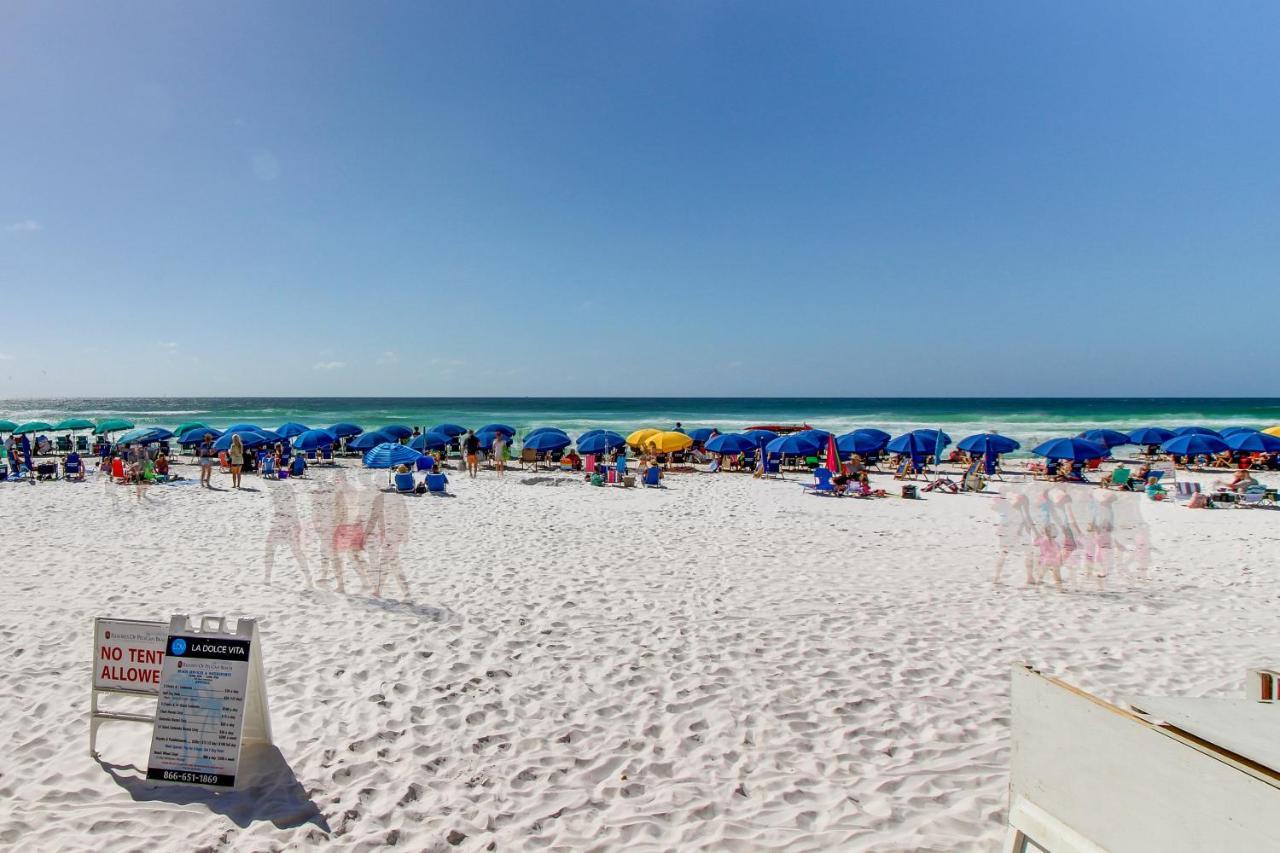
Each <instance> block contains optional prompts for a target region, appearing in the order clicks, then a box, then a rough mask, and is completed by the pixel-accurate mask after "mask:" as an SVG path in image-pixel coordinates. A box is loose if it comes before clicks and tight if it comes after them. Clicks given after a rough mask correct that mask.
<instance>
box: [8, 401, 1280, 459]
mask: <svg viewBox="0 0 1280 853" xmlns="http://www.w3.org/2000/svg"><path fill="white" fill-rule="evenodd" d="M70 416H82V417H87V418H92V419H99V418H107V417H122V418H128V419H129V420H132V421H134V422H136V423H137V424H138V426H153V425H154V426H167V427H173V426H176V425H177V424H179V423H181V422H184V421H192V420H198V421H204V422H206V423H208V424H209V425H210V426H215V427H217V426H226V425H227V424H230V423H233V422H237V421H248V422H250V423H254V424H258V425H260V426H264V427H268V428H274V427H276V426H279V425H280V424H281V423H283V422H285V421H300V422H301V423H304V424H307V425H308V426H328V425H329V424H332V423H335V422H337V421H353V422H355V423H358V424H360V425H361V426H364V427H365V428H376V427H380V426H385V425H387V424H405V425H408V426H415V425H416V426H421V427H423V428H426V427H430V426H432V425H434V424H437V423H443V422H451V423H458V424H461V425H463V426H467V427H473V428H474V427H480V426H483V425H485V424H488V423H494V422H498V423H505V424H509V425H510V426H512V427H514V428H515V429H517V430H518V431H519V432H521V433H523V432H525V431H527V430H528V429H532V428H533V427H538V426H558V427H560V428H562V429H564V430H566V431H567V432H568V433H569V434H570V435H576V434H577V433H578V432H581V431H584V430H588V429H594V428H596V427H602V428H606V429H614V430H617V431H619V432H621V433H623V434H624V435H625V434H626V433H628V432H630V431H631V430H633V429H638V428H640V427H646V426H652V427H665V428H670V427H672V426H674V424H675V423H676V422H677V421H680V422H682V423H683V424H684V426H685V428H686V429H691V428H693V427H699V426H714V427H717V428H718V429H720V430H721V431H722V432H727V431H732V430H735V429H740V428H742V427H745V426H750V425H753V424H762V423H808V424H809V425H811V426H815V427H820V428H822V429H827V430H830V431H832V432H836V433H843V432H847V431H849V430H852V429H856V428H859V427H878V428H880V429H883V430H885V431H887V432H889V433H892V434H894V435H897V434H899V433H902V432H906V431H907V430H910V429H915V428H917V427H941V428H942V429H944V430H945V431H946V432H947V433H949V434H950V435H951V437H952V438H953V439H955V440H959V439H960V438H962V437H964V436H966V435H969V434H970V433H974V432H982V431H986V430H996V431H997V432H1000V433H1003V434H1005V435H1008V436H1011V437H1013V438H1016V439H1018V440H1019V441H1021V442H1022V444H1023V448H1024V451H1025V450H1028V449H1030V448H1031V447H1033V446H1035V444H1036V443H1038V442H1040V441H1042V440H1044V439H1046V438H1052V437H1055V436H1061V435H1069V434H1073V433H1076V432H1080V431H1081V430H1084V429H1091V428H1094V427H1110V428H1114V429H1123V430H1128V429H1131V428H1133V427H1138V426H1149V425H1157V426H1168V427H1174V426H1183V425H1189V424H1198V425H1203V426H1209V427H1214V428H1221V427H1225V426H1234V425H1240V426H1255V427H1269V426H1272V425H1274V424H1278V423H1280V399H1278V398H1240V399H1216V398H1184V399H1180V398H1149V399H1144V398H1136V397H1135V398H1099V399H1086V398H1057V399H1054V398H941V397H931V398H808V397H796V398H782V397H776V398H754V397H725V398H686V397H651V398H598V397H597V398H593V397H563V398H558V397H530V398H526V397H490V398H484V397H472V398H464V397H420V398H413V397H295V398H261V397H219V398H208V397H127V398H96V399H70V398H68V399H45V400H38V399H32V400H0V418H8V419H10V420H14V421H18V422H22V421H28V420H37V419H38V420H46V421H50V422H56V421H57V420H60V419H62V418H65V417H70Z"/></svg>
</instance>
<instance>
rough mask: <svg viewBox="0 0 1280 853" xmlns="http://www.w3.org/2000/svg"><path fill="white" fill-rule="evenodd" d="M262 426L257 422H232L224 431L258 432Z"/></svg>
mask: <svg viewBox="0 0 1280 853" xmlns="http://www.w3.org/2000/svg"><path fill="white" fill-rule="evenodd" d="M260 429H262V427H260V426H258V425H257V424H232V425H231V426H229V427H227V428H226V430H224V432H257V431H258V430H260Z"/></svg>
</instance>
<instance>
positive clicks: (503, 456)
mask: <svg viewBox="0 0 1280 853" xmlns="http://www.w3.org/2000/svg"><path fill="white" fill-rule="evenodd" d="M493 465H494V467H495V468H497V469H498V476H499V477H501V476H502V473H503V472H504V471H506V469H507V437H506V436H505V435H503V434H502V433H498V434H497V435H495V436H494V437H493Z"/></svg>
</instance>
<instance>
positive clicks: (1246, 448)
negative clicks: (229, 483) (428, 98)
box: [0, 418, 1280, 464]
mask: <svg viewBox="0 0 1280 853" xmlns="http://www.w3.org/2000/svg"><path fill="white" fill-rule="evenodd" d="M82 430H91V431H92V432H93V433H94V434H97V435H110V434H114V433H118V435H116V436H115V441H116V442H118V443H122V444H129V443H135V442H138V443H144V444H145V443H152V442H159V441H166V440H169V439H172V438H174V437H177V439H178V442H179V443H180V444H183V445H193V444H199V443H201V442H203V441H204V439H205V437H206V436H209V437H212V438H213V439H215V441H214V447H215V448H217V449H219V450H225V449H226V448H227V447H229V446H230V444H231V441H232V436H234V435H239V436H240V437H241V442H242V443H243V444H244V445H245V446H246V447H251V448H252V447H259V446H262V445H266V444H273V443H276V442H279V441H283V440H290V441H291V442H292V444H293V446H294V447H295V448H297V449H299V450H317V449H320V448H323V447H327V446H331V445H333V444H336V443H338V442H339V441H341V440H342V439H347V446H348V447H350V448H351V449H354V450H363V451H372V450H374V449H376V448H379V447H381V446H383V445H397V446H404V445H403V442H404V440H405V439H408V438H411V437H412V438H413V440H412V441H411V442H409V444H408V445H407V449H409V450H412V451H414V452H416V453H418V454H421V453H424V452H427V451H431V450H441V449H445V448H447V447H449V446H450V445H452V444H453V443H454V442H456V441H457V440H458V438H459V437H460V436H462V435H464V434H466V433H467V432H468V430H467V429H466V427H463V426H459V425H458V424H452V423H444V424H437V425H436V426H433V427H431V428H430V429H429V430H427V431H426V432H424V433H422V434H420V435H417V436H414V435H413V431H412V430H411V429H410V428H409V427H407V426H404V425H403V424H391V425H388V426H385V427H382V428H380V429H377V430H372V431H369V432H366V431H365V430H364V429H363V428H362V427H360V426H358V425H357V424H352V423H337V424H333V425H332V426H329V427H324V428H317V429H313V428H310V427H308V426H307V425H305V424H301V423H297V422H293V421H290V422H287V423H284V424H281V425H280V426H279V427H277V428H276V429H275V430H271V429H267V428H264V427H261V426H259V425H257V424H251V423H236V424H232V425H230V426H228V427H226V428H225V429H222V430H219V429H216V428H214V427H211V426H209V425H208V424H205V423H203V422H199V421H189V422H186V423H183V424H180V425H178V427H177V428H176V429H174V430H169V429H166V428H164V427H158V426H157V427H142V428H138V427H136V426H135V425H134V424H133V422H131V421H128V420H125V419H123V418H111V419H105V420H101V421H98V422H96V423H95V422H93V421H90V420H87V419H84V418H68V419H65V420H62V421H59V422H58V423H56V424H51V423H48V422H46V421H28V422H26V423H23V424H17V423H14V422H13V421H6V420H0V434H3V433H12V434H14V435H27V434H33V433H40V432H77V431H82ZM515 435H516V430H515V429H514V428H513V427H511V426H509V425H507V424H500V423H493V424H487V425H485V426H483V427H481V428H480V429H478V430H476V438H477V439H478V440H479V442H480V445H481V446H482V447H484V448H486V449H487V448H490V447H492V445H493V443H494V441H495V440H496V438H497V437H498V436H502V437H503V438H504V439H506V440H507V441H510V440H512V439H513V438H514V437H515ZM831 438H832V433H829V432H827V431H825V430H821V429H806V430H802V431H799V432H793V433H787V434H784V435H779V434H777V433H775V432H772V431H770V430H767V429H754V430H746V431H744V432H740V433H733V432H730V433H720V432H718V431H716V430H715V429H714V428H711V427H704V428H699V429H693V430H689V431H688V432H684V431H679V430H659V429H654V428H646V429H639V430H636V431H634V432H632V433H631V434H630V435H627V436H626V437H623V436H622V435H619V434H618V433H616V432H613V431H610V430H604V429H593V430H589V431H587V432H584V433H582V434H581V435H579V436H578V438H577V439H576V440H574V439H572V438H570V436H569V435H568V433H566V432H565V431H564V430H562V429H559V428H558V427H550V426H547V427H539V428H536V429H533V430H531V431H529V432H528V433H527V434H526V435H525V436H524V439H523V442H522V444H523V447H525V448H526V449H530V450H534V451H536V452H539V453H549V452H555V451H559V450H563V449H565V448H567V447H569V446H570V445H574V444H576V446H577V449H578V451H579V452H582V453H606V452H610V451H613V450H618V449H621V448H623V447H627V446H629V447H632V448H634V449H636V450H639V451H648V452H656V453H674V452H678V451H681V450H685V449H687V448H689V447H691V446H693V445H694V444H700V445H703V446H704V447H705V449H706V450H707V451H708V452H711V453H722V454H738V453H753V452H755V451H757V450H763V451H764V452H765V453H767V454H769V455H772V456H808V455H813V454H817V453H819V452H821V451H822V450H824V449H825V448H826V447H827V446H828V443H829V441H830V439H831ZM1127 444H1131V445H1142V446H1147V447H1154V446H1159V447H1160V448H1161V449H1162V450H1164V451H1165V452H1167V453H1171V454H1174V455H1177V456H1200V455H1210V454H1215V453H1221V452H1223V451H1228V450H1229V451H1237V452H1280V425H1277V426H1274V427H1271V428H1269V429H1266V430H1259V429H1255V428H1252V427H1228V428H1226V429H1223V430H1221V431H1218V430H1213V429H1210V428H1208V427H1203V426H1183V427H1178V428H1176V429H1165V428H1163V427H1155V426H1149V427H1140V428H1138V429H1134V430H1131V431H1129V432H1127V433H1126V432H1121V431H1119V430H1113V429H1093V430H1088V431H1085V432H1082V433H1080V434H1079V435H1077V436H1070V437H1063V438H1054V439H1050V440H1049V441H1046V442H1043V443H1042V444H1040V445H1038V446H1037V447H1036V448H1034V449H1033V451H1032V452H1033V453H1035V454H1037V455H1039V456H1043V457H1046V458H1048V459H1053V460H1062V459H1068V460H1072V461H1085V460H1089V459H1096V458H1101V457H1104V456H1107V455H1109V454H1110V451H1111V449H1112V448H1114V447H1119V446H1122V445H1127ZM950 445H951V437H950V436H949V435H947V434H946V433H945V432H942V431H941V430H936V429H916V430H912V431H911V432H908V433H904V434H903V435H900V436H897V437H896V438H893V437H891V436H890V435H889V434H888V433H886V432H884V431H883V430H878V429H871V428H867V429H857V430H853V431H852V432H848V433H845V434H843V435H839V436H835V448H836V449H837V450H838V451H839V452H840V453H845V454H851V453H859V454H871V453H879V452H882V451H888V452H890V453H901V454H910V455H916V456H921V455H934V456H938V455H940V454H941V452H942V450H943V449H944V448H945V447H948V446H950ZM957 447H958V449H960V450H962V451H964V452H966V453H973V454H983V455H1002V454H1006V453H1011V452H1013V451H1016V450H1018V449H1019V447H1020V445H1019V443H1018V442H1017V441H1016V440H1014V439H1012V438H1009V437H1007V436H1003V435H1000V434H998V433H994V432H985V433H977V434H974V435H971V436H968V437H967V438H964V439H962V440H961V441H960V443H959V444H958V445H957ZM383 455H386V454H383ZM395 464H399V463H395Z"/></svg>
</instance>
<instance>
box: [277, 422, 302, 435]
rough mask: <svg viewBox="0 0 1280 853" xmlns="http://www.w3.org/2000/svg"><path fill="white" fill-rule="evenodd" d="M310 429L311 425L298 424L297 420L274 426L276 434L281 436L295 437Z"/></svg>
mask: <svg viewBox="0 0 1280 853" xmlns="http://www.w3.org/2000/svg"><path fill="white" fill-rule="evenodd" d="M310 429H311V427H309V426H307V425H306V424H300V423H298V422H297V421H289V422H288V423H283V424H280V426H278V427H276V435H279V436H281V437H282V438H296V437H297V436H300V435H302V434H303V433H304V432H307V431H308V430H310Z"/></svg>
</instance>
